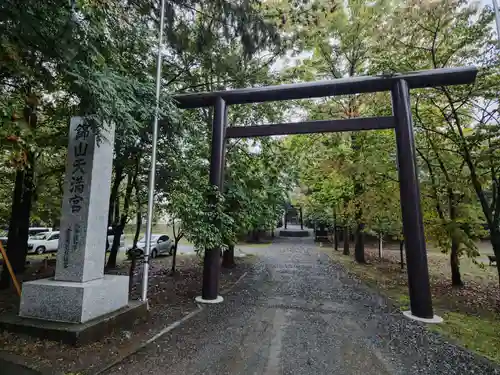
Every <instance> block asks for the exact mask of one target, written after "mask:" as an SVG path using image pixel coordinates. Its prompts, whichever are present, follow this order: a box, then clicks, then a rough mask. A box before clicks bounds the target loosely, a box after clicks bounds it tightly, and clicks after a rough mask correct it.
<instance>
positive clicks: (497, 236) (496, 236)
mask: <svg viewBox="0 0 500 375" xmlns="http://www.w3.org/2000/svg"><path fill="white" fill-rule="evenodd" d="M490 241H491V246H493V252H494V253H495V256H496V258H497V259H500V230H498V229H493V230H491V229H490ZM499 263H500V262H496V264H497V271H498V274H499V275H500V264H499ZM499 281H500V278H499Z"/></svg>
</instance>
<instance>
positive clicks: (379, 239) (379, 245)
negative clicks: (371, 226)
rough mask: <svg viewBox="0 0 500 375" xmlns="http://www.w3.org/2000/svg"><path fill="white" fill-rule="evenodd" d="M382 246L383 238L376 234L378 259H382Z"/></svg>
mask: <svg viewBox="0 0 500 375" xmlns="http://www.w3.org/2000/svg"><path fill="white" fill-rule="evenodd" d="M382 244H383V236H382V233H379V234H378V258H379V259H382Z"/></svg>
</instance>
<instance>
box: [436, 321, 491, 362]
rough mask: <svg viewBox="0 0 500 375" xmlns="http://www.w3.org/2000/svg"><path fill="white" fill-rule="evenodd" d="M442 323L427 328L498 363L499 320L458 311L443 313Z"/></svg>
mask: <svg viewBox="0 0 500 375" xmlns="http://www.w3.org/2000/svg"><path fill="white" fill-rule="evenodd" d="M443 319H444V323H442V324H436V325H431V326H429V328H431V329H432V330H435V331H437V332H440V333H441V334H443V335H445V336H448V337H450V338H452V339H453V340H455V341H457V342H458V343H460V344H462V345H463V346H464V347H466V348H467V349H470V350H472V351H474V352H476V353H479V354H481V355H483V356H485V357H486V358H489V359H490V360H492V361H494V362H497V363H500V320H498V318H495V317H493V316H492V317H487V316H481V317H478V316H472V315H468V314H463V313H458V312H446V313H444V314H443Z"/></svg>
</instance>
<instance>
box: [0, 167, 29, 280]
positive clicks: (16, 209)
mask: <svg viewBox="0 0 500 375" xmlns="http://www.w3.org/2000/svg"><path fill="white" fill-rule="evenodd" d="M23 183H24V171H22V170H20V171H17V172H16V178H15V182H14V193H13V196H12V206H11V214H10V222H9V234H8V238H7V248H6V252H7V256H8V257H9V260H10V261H11V262H13V259H11V258H15V257H16V255H17V253H18V252H17V251H16V250H15V249H17V248H18V238H19V234H18V231H19V221H20V216H21V204H22V195H23ZM16 265H17V263H16ZM12 267H13V268H14V272H15V273H17V272H22V270H20V269H18V268H16V267H15V265H14V264H12ZM9 285H10V274H9V270H8V269H7V266H6V264H5V262H4V265H3V270H2V276H1V279H0V288H1V289H6V288H8V287H9Z"/></svg>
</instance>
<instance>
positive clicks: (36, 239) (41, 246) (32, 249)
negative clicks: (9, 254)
mask: <svg viewBox="0 0 500 375" xmlns="http://www.w3.org/2000/svg"><path fill="white" fill-rule="evenodd" d="M58 247H59V231H56V232H42V233H38V234H35V235H34V236H31V237H30V238H28V253H31V254H32V253H34V254H43V253H46V252H50V251H57V248H58Z"/></svg>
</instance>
